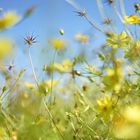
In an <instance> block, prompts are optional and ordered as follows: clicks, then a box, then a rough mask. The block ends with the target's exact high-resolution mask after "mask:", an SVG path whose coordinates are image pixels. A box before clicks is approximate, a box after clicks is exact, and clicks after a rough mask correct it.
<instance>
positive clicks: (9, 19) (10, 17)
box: [0, 11, 21, 30]
mask: <svg viewBox="0 0 140 140" xmlns="http://www.w3.org/2000/svg"><path fill="white" fill-rule="evenodd" d="M20 20H21V17H20V16H19V15H17V13H16V12H13V11H9V12H6V13H5V14H4V15H3V16H2V17H0V30H4V29H7V28H9V27H11V26H13V25H15V24H17V23H18V22H19V21H20Z"/></svg>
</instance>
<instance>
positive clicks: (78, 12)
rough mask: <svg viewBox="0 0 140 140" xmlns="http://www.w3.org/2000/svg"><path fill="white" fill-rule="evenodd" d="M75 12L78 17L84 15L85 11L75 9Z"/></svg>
mask: <svg viewBox="0 0 140 140" xmlns="http://www.w3.org/2000/svg"><path fill="white" fill-rule="evenodd" d="M75 12H76V13H77V14H78V16H80V17H84V16H86V14H87V13H86V11H85V10H83V11H75Z"/></svg>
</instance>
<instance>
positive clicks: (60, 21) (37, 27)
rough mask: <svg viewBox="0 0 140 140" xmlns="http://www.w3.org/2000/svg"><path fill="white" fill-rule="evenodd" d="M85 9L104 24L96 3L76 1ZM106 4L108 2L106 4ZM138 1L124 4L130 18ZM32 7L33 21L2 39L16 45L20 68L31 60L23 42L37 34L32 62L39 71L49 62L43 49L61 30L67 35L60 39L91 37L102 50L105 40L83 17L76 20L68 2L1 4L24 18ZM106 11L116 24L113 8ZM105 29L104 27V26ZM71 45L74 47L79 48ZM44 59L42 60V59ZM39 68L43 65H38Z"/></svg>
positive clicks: (6, 0) (23, 0)
mask: <svg viewBox="0 0 140 140" xmlns="http://www.w3.org/2000/svg"><path fill="white" fill-rule="evenodd" d="M75 1H76V3H78V4H79V5H80V6H81V7H82V8H83V9H86V10H87V11H88V13H89V14H90V15H91V17H92V18H93V19H95V20H96V21H97V22H98V23H100V24H101V18H100V14H99V11H98V8H97V5H96V0H75ZM103 1H106V0H103ZM137 2H138V0H124V3H125V8H126V10H127V14H128V15H129V14H133V13H134V8H133V4H134V3H137ZM32 5H36V6H37V8H36V10H35V12H34V13H33V14H32V16H31V17H29V18H28V19H26V20H25V21H23V22H22V23H20V24H19V25H18V26H15V27H13V28H11V29H9V30H6V31H5V32H1V33H0V34H1V36H8V37H10V38H12V39H13V40H14V41H15V42H16V44H17V48H18V49H17V54H16V57H15V61H16V63H17V64H18V65H20V66H21V67H25V66H28V59H27V58H26V55H25V54H24V51H25V48H26V46H25V44H24V40H23V38H24V37H25V36H26V35H27V34H30V33H34V35H35V36H37V41H38V42H37V43H36V44H35V46H34V47H33V48H32V54H33V60H34V63H35V66H36V67H38V68H39V67H40V65H42V64H43V63H45V62H47V60H48V59H50V58H49V57H50V56H51V55H50V56H47V53H46V55H45V54H43V55H42V54H41V51H40V49H42V48H47V47H48V44H47V39H49V38H50V37H60V35H59V33H58V30H59V28H63V29H64V30H65V35H64V36H63V37H61V38H64V39H66V40H69V41H71V40H73V36H74V35H75V33H77V32H83V33H90V32H91V33H92V34H93V41H92V47H93V48H94V49H95V48H96V49H98V48H99V45H101V44H102V42H103V40H104V38H103V35H102V34H100V33H99V32H96V30H95V29H93V28H92V27H91V25H89V23H88V22H87V21H86V20H84V19H83V18H81V17H78V16H76V13H75V12H74V11H75V9H74V8H73V7H72V6H71V5H69V4H68V3H67V2H66V1H65V0H10V1H9V0H2V1H0V7H1V8H3V9H4V11H9V10H16V11H17V13H19V14H20V15H23V13H24V12H25V11H26V10H27V9H28V8H29V7H30V6H32ZM104 7H105V10H106V11H107V14H108V16H110V15H112V17H113V18H114V20H116V21H118V20H117V19H116V16H115V15H114V14H113V12H112V8H111V7H110V6H109V5H108V4H105V3H104ZM101 25H102V24H101ZM116 25H117V26H118V27H119V28H118V30H120V31H121V29H122V27H121V25H119V23H116ZM71 42H72V44H71V45H72V46H76V44H75V43H74V42H73V41H71ZM41 57H43V59H41ZM39 64H40V65H39Z"/></svg>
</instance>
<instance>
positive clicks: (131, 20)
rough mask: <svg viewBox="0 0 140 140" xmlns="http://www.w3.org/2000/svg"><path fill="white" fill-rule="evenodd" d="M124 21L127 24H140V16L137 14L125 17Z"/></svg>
mask: <svg viewBox="0 0 140 140" xmlns="http://www.w3.org/2000/svg"><path fill="white" fill-rule="evenodd" d="M124 20H125V22H126V23H127V24H140V16H138V15H135V14H133V15H130V16H125V17H124Z"/></svg>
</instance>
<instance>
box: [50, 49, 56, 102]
mask: <svg viewBox="0 0 140 140" xmlns="http://www.w3.org/2000/svg"><path fill="white" fill-rule="evenodd" d="M56 54H57V50H55V52H54V55H53V59H52V64H51V65H52V73H51V86H50V102H51V101H52V96H53V81H54V73H53V72H54V62H55V58H56Z"/></svg>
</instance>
